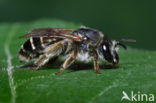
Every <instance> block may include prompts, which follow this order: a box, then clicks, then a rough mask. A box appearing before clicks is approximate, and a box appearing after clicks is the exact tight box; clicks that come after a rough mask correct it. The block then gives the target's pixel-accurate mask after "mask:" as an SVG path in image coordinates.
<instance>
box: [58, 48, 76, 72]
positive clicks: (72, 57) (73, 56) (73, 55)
mask: <svg viewBox="0 0 156 103" xmlns="http://www.w3.org/2000/svg"><path fill="white" fill-rule="evenodd" d="M77 53H78V52H77V50H74V51H72V53H71V54H70V56H69V57H68V58H67V59H66V60H65V61H64V63H63V65H62V67H61V69H60V71H59V72H56V73H55V74H60V73H62V72H63V71H64V70H65V69H66V68H68V67H69V66H70V65H71V64H73V62H74V61H75V59H76V57H77Z"/></svg>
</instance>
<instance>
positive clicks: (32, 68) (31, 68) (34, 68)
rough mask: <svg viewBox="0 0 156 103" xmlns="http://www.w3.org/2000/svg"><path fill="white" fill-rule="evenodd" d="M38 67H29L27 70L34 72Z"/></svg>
mask: <svg viewBox="0 0 156 103" xmlns="http://www.w3.org/2000/svg"><path fill="white" fill-rule="evenodd" d="M37 69H38V67H29V68H28V70H31V71H34V70H37Z"/></svg>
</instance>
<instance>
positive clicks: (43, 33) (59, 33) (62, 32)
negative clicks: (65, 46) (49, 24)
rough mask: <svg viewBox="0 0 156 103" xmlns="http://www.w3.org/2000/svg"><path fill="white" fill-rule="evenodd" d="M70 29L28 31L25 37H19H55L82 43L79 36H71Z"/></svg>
mask: <svg viewBox="0 0 156 103" xmlns="http://www.w3.org/2000/svg"><path fill="white" fill-rule="evenodd" d="M72 32H73V30H72V29H61V28H38V29H33V30H31V31H28V32H27V34H26V35H23V36H20V38H24V37H55V38H63V39H71V40H74V41H77V42H81V41H82V37H81V36H79V35H74V34H72Z"/></svg>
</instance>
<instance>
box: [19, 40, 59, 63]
mask: <svg viewBox="0 0 156 103" xmlns="http://www.w3.org/2000/svg"><path fill="white" fill-rule="evenodd" d="M60 40H62V39H60V38H57V39H56V38H43V37H40V38H30V39H28V40H27V41H26V42H25V43H24V44H23V45H22V46H21V49H20V50H19V52H18V58H19V60H20V61H24V62H29V61H32V60H34V59H36V58H38V57H39V56H40V55H41V54H43V53H44V49H45V48H46V47H47V46H48V45H52V44H54V43H56V42H58V41H60Z"/></svg>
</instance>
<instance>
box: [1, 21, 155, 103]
mask: <svg viewBox="0 0 156 103" xmlns="http://www.w3.org/2000/svg"><path fill="white" fill-rule="evenodd" d="M79 26H80V25H79V24H74V23H71V22H64V21H60V20H39V21H34V22H30V23H9V24H8V23H3V24H0V50H1V53H0V58H1V59H0V103H9V102H10V103H109V102H112V103H115V102H120V101H121V97H122V91H125V92H126V93H130V92H131V91H135V92H136V93H137V92H138V91H140V93H147V94H155V95H156V81H155V79H156V77H155V76H156V68H155V67H156V62H155V60H156V52H155V51H147V50H137V49H133V48H129V49H128V50H127V51H125V50H123V49H120V51H119V56H120V63H119V68H117V69H102V68H101V71H102V74H98V75H97V74H95V73H94V72H93V70H92V68H90V69H87V68H84V70H78V71H74V72H70V71H71V70H66V72H65V73H63V74H61V75H54V73H55V72H56V71H59V68H56V67H55V68H51V69H46V68H45V69H41V70H38V71H29V70H27V69H17V68H16V66H18V65H22V64H23V63H20V62H19V60H18V58H17V52H18V50H19V48H20V47H21V45H22V44H23V43H24V41H25V39H19V38H18V37H19V36H21V35H23V34H25V32H26V31H27V30H30V29H33V28H41V27H57V28H72V29H76V28H78V27H79ZM124 102H127V101H126V100H124Z"/></svg>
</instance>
